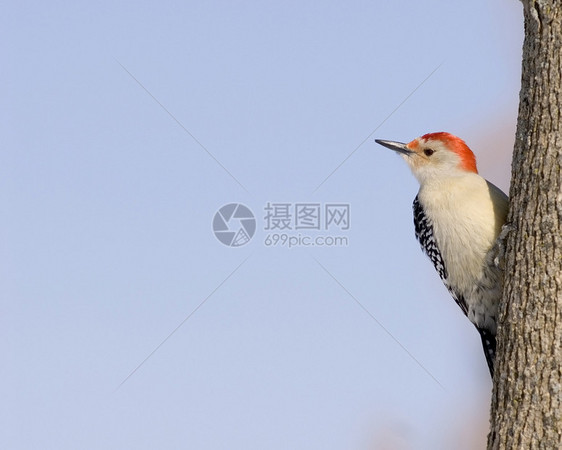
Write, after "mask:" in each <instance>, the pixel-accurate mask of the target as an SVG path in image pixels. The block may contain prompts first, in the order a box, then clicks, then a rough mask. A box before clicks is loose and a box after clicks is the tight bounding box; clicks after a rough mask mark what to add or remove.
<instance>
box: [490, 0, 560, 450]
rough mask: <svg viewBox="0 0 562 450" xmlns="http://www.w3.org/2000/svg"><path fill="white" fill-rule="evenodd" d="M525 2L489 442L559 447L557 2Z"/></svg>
mask: <svg viewBox="0 0 562 450" xmlns="http://www.w3.org/2000/svg"><path fill="white" fill-rule="evenodd" d="M522 3H523V7H524V17H525V41H524V44H523V68H522V78H521V92H520V98H519V118H518V122H517V134H516V139H515V148H514V154H513V164H512V179H511V190H510V213H509V217H508V223H509V224H510V225H511V228H510V230H511V231H510V232H509V234H508V236H507V241H506V247H505V256H506V258H505V281H504V291H503V300H502V304H501V306H500V313H499V324H498V325H499V328H498V352H497V359H496V369H495V377H494V389H493V394H492V411H491V431H490V434H489V436H488V449H489V450H490V449H494V450H495V449H509V450H511V449H549V450H553V449H562V176H561V166H562V117H561V112H560V109H561V107H562V92H561V88H562V86H561V78H562V63H561V61H562V25H561V24H562V2H560V0H534V1H533V0H522ZM500 20H501V19H500Z"/></svg>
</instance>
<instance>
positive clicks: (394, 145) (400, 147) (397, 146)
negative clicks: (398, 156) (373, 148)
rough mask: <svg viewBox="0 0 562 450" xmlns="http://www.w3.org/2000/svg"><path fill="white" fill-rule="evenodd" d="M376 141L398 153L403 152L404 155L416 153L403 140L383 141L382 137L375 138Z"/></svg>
mask: <svg viewBox="0 0 562 450" xmlns="http://www.w3.org/2000/svg"><path fill="white" fill-rule="evenodd" d="M375 142H376V143H377V144H380V145H382V146H383V147H386V148H389V149H390V150H394V151H395V152H396V153H402V154H403V155H411V154H412V153H414V152H413V151H412V150H410V149H409V148H408V147H407V146H406V145H407V144H404V143H402V142H394V141H383V140H382V139H375Z"/></svg>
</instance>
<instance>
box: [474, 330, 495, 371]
mask: <svg viewBox="0 0 562 450" xmlns="http://www.w3.org/2000/svg"><path fill="white" fill-rule="evenodd" d="M477 330H478V332H479V333H480V338H481V339H482V347H484V355H485V356H486V362H487V363H488V369H490V375H491V376H492V378H494V361H495V359H496V336H495V335H493V334H492V333H490V331H488V330H486V329H484V328H478V327H477Z"/></svg>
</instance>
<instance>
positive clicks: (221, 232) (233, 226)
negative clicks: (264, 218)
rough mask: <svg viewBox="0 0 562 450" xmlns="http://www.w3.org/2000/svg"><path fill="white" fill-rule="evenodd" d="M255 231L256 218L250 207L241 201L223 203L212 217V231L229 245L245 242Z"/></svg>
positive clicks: (238, 245) (236, 245)
mask: <svg viewBox="0 0 562 450" xmlns="http://www.w3.org/2000/svg"><path fill="white" fill-rule="evenodd" d="M255 232H256V218H255V217H254V215H253V214H252V211H250V208H248V207H247V206H245V205H243V204H241V203H229V204H228V205H224V206H222V207H221V208H220V209H219V210H218V211H217V212H216V213H215V216H214V217H213V233H215V236H216V237H217V239H218V240H219V241H221V242H222V243H223V244H224V245H228V246H229V247H241V246H242V245H244V244H247V243H248V242H250V239H252V236H253V235H254V233H255Z"/></svg>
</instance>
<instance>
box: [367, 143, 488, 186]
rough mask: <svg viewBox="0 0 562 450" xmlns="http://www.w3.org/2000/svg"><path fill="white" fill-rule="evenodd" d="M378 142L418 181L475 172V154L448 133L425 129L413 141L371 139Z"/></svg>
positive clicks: (476, 171)
mask: <svg viewBox="0 0 562 450" xmlns="http://www.w3.org/2000/svg"><path fill="white" fill-rule="evenodd" d="M375 142H377V143H378V144H380V145H383V146H384V147H387V148H389V149H391V150H394V151H395V152H397V153H399V154H400V155H401V156H402V157H403V158H404V160H405V161H406V162H407V163H408V165H409V166H410V168H411V169H412V172H413V173H414V175H415V176H416V178H417V179H418V181H419V182H420V183H424V182H425V181H427V180H428V179H435V178H443V177H450V176H456V175H462V174H466V173H478V170H477V169H476V158H475V157H474V153H472V150H470V148H468V146H467V145H466V144H465V142H464V141H463V140H462V139H461V138H458V137H456V136H453V135H452V134H450V133H445V132H439V133H428V134H424V135H423V136H420V137H418V138H416V139H414V140H413V141H411V142H409V143H407V144H403V143H401V142H394V141H383V140H380V139H375Z"/></svg>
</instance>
